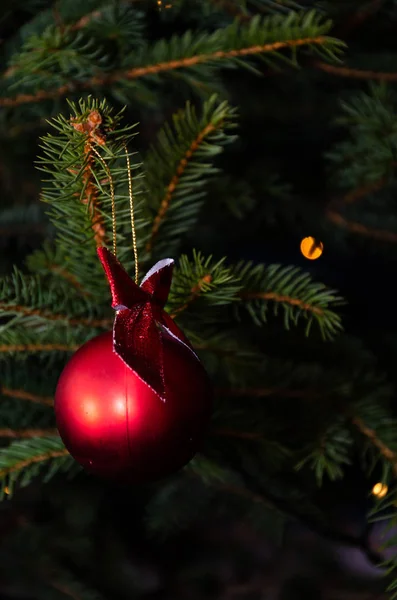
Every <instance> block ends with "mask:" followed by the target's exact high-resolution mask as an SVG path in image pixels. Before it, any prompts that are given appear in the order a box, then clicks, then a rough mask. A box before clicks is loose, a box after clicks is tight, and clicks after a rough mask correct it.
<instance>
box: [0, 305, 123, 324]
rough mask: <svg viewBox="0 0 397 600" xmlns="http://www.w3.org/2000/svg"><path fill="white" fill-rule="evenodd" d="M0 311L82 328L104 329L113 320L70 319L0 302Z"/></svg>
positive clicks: (65, 316)
mask: <svg viewBox="0 0 397 600" xmlns="http://www.w3.org/2000/svg"><path fill="white" fill-rule="evenodd" d="M0 311H3V312H11V313H13V314H19V315H25V316H37V317H41V318H42V319H46V320H47V321H63V322H65V323H68V324H69V325H76V326H77V325H81V326H83V327H103V328H104V329H106V328H107V327H111V326H112V324H113V319H91V318H89V317H87V318H75V317H73V318H70V317H68V315H58V314H54V313H51V312H49V311H47V310H40V309H39V308H29V307H28V306H22V305H18V304H6V303H3V302H0Z"/></svg>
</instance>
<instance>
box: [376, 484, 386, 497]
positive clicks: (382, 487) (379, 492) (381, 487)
mask: <svg viewBox="0 0 397 600" xmlns="http://www.w3.org/2000/svg"><path fill="white" fill-rule="evenodd" d="M388 489H389V488H388V487H387V485H386V484H385V483H376V484H375V485H374V487H373V488H372V493H373V495H374V496H376V497H377V498H384V497H385V496H386V494H387V491H388Z"/></svg>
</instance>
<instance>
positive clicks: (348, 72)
mask: <svg viewBox="0 0 397 600" xmlns="http://www.w3.org/2000/svg"><path fill="white" fill-rule="evenodd" d="M314 66H315V67H316V68H317V69H320V70H321V71H324V72H326V73H330V74H331V75H337V76H339V77H350V78H351V79H372V80H375V81H391V82H393V81H397V73H383V72H380V71H366V70H361V69H352V68H349V67H340V66H336V65H331V64H328V63H325V62H323V61H316V62H315V63H314Z"/></svg>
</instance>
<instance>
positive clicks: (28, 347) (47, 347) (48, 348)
mask: <svg viewBox="0 0 397 600" xmlns="http://www.w3.org/2000/svg"><path fill="white" fill-rule="evenodd" d="M78 348H79V346H78V345H76V344H70V345H67V344H0V353H11V352H12V353H15V352H23V353H29V352H32V353H33V352H74V351H75V350H78Z"/></svg>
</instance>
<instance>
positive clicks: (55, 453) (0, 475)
mask: <svg viewBox="0 0 397 600" xmlns="http://www.w3.org/2000/svg"><path fill="white" fill-rule="evenodd" d="M68 455H69V452H68V451H67V450H66V448H65V449H64V450H54V451H52V452H46V453H45V454H40V455H39V456H33V457H31V458H27V459H25V460H21V461H19V462H18V463H16V464H14V465H12V467H6V468H4V469H0V478H3V477H5V476H6V475H9V474H10V473H14V472H15V471H20V470H21V469H24V468H25V467H28V466H29V465H32V464H34V463H38V462H44V461H45V460H51V459H52V458H59V457H60V456H68Z"/></svg>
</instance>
